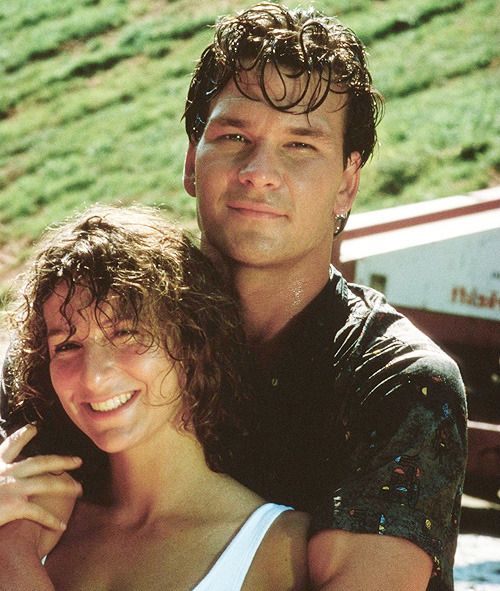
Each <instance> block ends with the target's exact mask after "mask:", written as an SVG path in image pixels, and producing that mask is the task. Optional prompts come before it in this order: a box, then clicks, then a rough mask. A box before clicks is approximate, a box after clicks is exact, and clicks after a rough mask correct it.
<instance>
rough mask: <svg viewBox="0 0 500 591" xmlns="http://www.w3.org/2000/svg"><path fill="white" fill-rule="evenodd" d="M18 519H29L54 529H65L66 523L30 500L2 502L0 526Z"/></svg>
mask: <svg viewBox="0 0 500 591" xmlns="http://www.w3.org/2000/svg"><path fill="white" fill-rule="evenodd" d="M18 519H29V520H30V521H34V522H35V523H38V524H40V525H43V526H44V527H47V528H49V529H52V530H56V531H64V530H65V529H66V524H65V523H64V522H63V521H61V520H60V519H59V518H58V517H56V516H55V515H52V513H50V512H49V511H47V510H46V509H44V508H43V507H41V506H40V505H37V504H35V503H30V502H20V501H19V500H14V501H13V502H12V503H10V502H7V503H6V504H4V507H3V509H2V511H1V512H0V526H2V525H5V524H6V523H10V522H11V521H15V520H18Z"/></svg>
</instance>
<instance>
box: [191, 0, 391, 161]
mask: <svg viewBox="0 0 500 591" xmlns="http://www.w3.org/2000/svg"><path fill="white" fill-rule="evenodd" d="M268 66H272V67H273V68H275V69H276V71H277V72H278V74H279V76H280V77H281V79H282V80H283V87H284V93H285V96H283V97H280V101H279V104H278V103H277V102H273V99H272V98H271V97H270V95H269V93H268V91H267V88H266V77H265V73H266V71H267V68H268ZM250 70H252V71H253V72H255V73H256V75H257V77H258V81H259V86H260V90H261V92H262V96H263V97H264V99H265V100H266V101H267V102H268V103H269V104H270V105H271V106H272V107H274V108H275V109H277V110H279V111H291V110H292V109H293V112H295V113H297V112H299V113H310V112H311V111H314V110H315V109H317V108H318V107H319V106H320V105H321V104H322V103H323V102H324V101H325V99H326V98H327V96H328V94H329V93H330V92H338V93H342V94H345V95H346V97H347V116H346V124H345V130H344V159H345V161H347V157H348V156H349V155H350V154H351V153H352V152H354V151H357V152H359V153H360V154H361V160H362V165H363V164H365V163H366V161H367V160H368V158H369V157H370V155H371V154H372V152H373V149H374V147H375V144H376V141H377V135H376V126H377V124H378V122H379V120H380V118H381V115H382V111H383V99H382V97H381V95H380V94H379V93H378V92H377V91H376V90H375V88H374V87H373V85H372V78H371V75H370V72H369V71H368V67H367V62H366V52H365V49H364V47H363V44H362V43H361V41H360V40H359V39H358V37H357V36H356V35H355V33H353V32H352V31H351V30H350V29H348V28H346V27H345V26H344V25H343V24H342V23H341V22H339V21H338V20H337V19H335V18H333V17H328V16H325V15H324V14H323V13H321V12H319V11H318V10H316V9H314V8H308V9H301V8H297V9H288V8H286V7H285V6H281V5H279V4H275V3H272V2H261V3H259V4H256V5H255V6H253V7H252V8H249V9H247V10H244V11H243V12H240V13H237V14H236V15H235V16H226V17H223V18H222V19H220V20H219V21H218V22H217V24H216V25H215V34H214V40H213V42H212V43H211V44H210V45H209V46H208V47H207V48H206V49H205V50H204V52H203V53H202V55H201V58H200V60H199V62H198V64H197V66H196V69H195V71H194V74H193V77H192V80H191V85H190V87H189V91H188V96H187V101H186V107H185V111H184V118H185V125H186V132H187V134H188V137H189V139H190V141H191V142H193V143H195V144H196V143H197V142H198V141H199V140H200V138H201V136H202V134H203V131H204V129H205V125H206V123H207V118H208V113H209V109H210V103H211V101H212V100H213V99H214V98H215V97H216V96H217V94H218V93H220V92H221V91H222V90H223V88H224V87H225V86H226V84H227V83H228V82H229V81H230V80H233V81H234V83H235V84H236V86H237V87H238V89H239V90H240V92H241V93H242V94H243V95H245V96H248V95H247V94H246V93H245V91H244V89H243V88H242V85H241V73H242V72H248V71H250ZM299 77H300V78H302V79H303V80H304V81H305V85H304V91H303V93H302V95H301V96H300V97H299V98H298V99H291V100H290V101H289V102H288V103H287V102H286V100H285V99H286V82H285V81H286V79H294V78H299ZM306 97H308V102H307V105H306V106H305V107H304V108H303V110H302V111H297V107H298V106H299V105H301V104H302V101H303V100H304V99H305V98H306ZM248 98H252V97H250V96H248Z"/></svg>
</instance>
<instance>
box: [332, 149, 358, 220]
mask: <svg viewBox="0 0 500 591" xmlns="http://www.w3.org/2000/svg"><path fill="white" fill-rule="evenodd" d="M360 174H361V155H360V153H359V152H351V154H350V155H349V158H348V159H347V165H346V167H345V168H344V172H343V173H342V181H341V183H340V186H339V189H338V191H337V198H336V200H335V206H334V213H335V215H342V214H345V213H347V212H349V211H351V209H352V206H353V203H354V200H355V199H356V195H357V193H358V188H359V178H360Z"/></svg>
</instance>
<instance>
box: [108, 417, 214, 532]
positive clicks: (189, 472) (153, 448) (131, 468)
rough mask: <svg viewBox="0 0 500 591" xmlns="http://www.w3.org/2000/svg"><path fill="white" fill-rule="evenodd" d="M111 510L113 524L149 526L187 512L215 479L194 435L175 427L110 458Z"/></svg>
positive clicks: (212, 484)
mask: <svg viewBox="0 0 500 591" xmlns="http://www.w3.org/2000/svg"><path fill="white" fill-rule="evenodd" d="M110 465H111V495H112V502H111V507H110V509H111V510H112V511H113V512H114V514H115V516H116V518H117V520H124V521H127V522H134V521H135V522H141V521H142V522H148V521H151V520H154V519H155V518H156V517H157V516H159V515H166V514H174V513H182V512H183V511H187V510H190V507H194V506H195V505H196V503H197V502H198V501H197V499H198V498H200V499H201V498H202V496H203V492H204V491H206V488H207V486H208V487H210V486H212V487H215V486H216V485H217V480H218V479H219V478H220V475H218V474H215V473H214V472H212V471H211V470H210V469H209V468H208V466H207V464H206V462H205V457H204V454H203V449H202V447H201V445H200V444H199V443H198V441H197V440H196V439H195V437H194V436H193V435H192V434H190V433H188V432H185V431H182V432H181V431H178V430H176V429H175V428H172V429H167V430H166V432H165V434H162V436H161V438H160V440H158V439H154V440H153V441H148V442H147V443H146V444H142V445H140V446H137V447H136V448H133V449H130V450H127V451H124V452H121V453H117V454H111V456H110Z"/></svg>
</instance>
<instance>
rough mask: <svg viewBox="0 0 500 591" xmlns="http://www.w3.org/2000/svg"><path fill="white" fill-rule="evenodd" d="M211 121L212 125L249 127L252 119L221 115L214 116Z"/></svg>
mask: <svg viewBox="0 0 500 591" xmlns="http://www.w3.org/2000/svg"><path fill="white" fill-rule="evenodd" d="M209 123H212V125H221V126H225V127H249V126H250V121H245V120H244V119H240V118H239V117H228V116H226V115H219V116H217V115H216V116H215V117H212V119H210V120H209Z"/></svg>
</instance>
